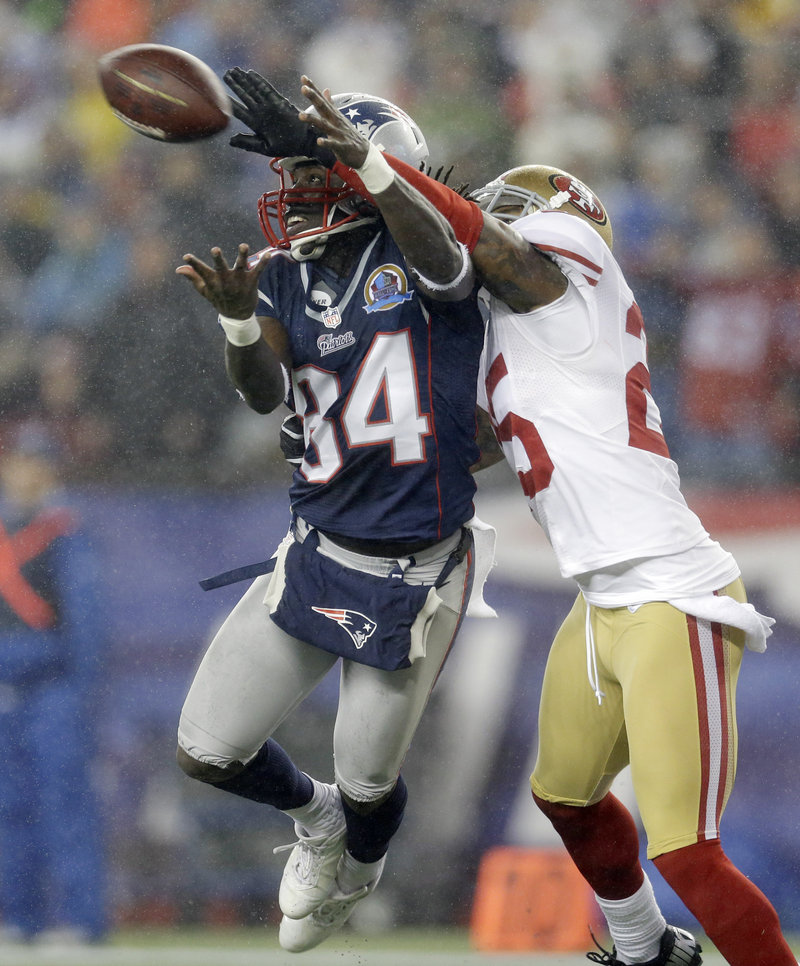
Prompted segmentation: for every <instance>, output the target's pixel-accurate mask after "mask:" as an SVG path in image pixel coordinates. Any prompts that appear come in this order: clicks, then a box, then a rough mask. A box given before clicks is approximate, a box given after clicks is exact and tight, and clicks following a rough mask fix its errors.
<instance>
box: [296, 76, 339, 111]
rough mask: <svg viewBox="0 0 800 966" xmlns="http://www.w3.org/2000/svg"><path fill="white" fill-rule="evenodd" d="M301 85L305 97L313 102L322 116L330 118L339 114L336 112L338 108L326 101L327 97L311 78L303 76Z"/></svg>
mask: <svg viewBox="0 0 800 966" xmlns="http://www.w3.org/2000/svg"><path fill="white" fill-rule="evenodd" d="M300 84H301V87H300V90H301V91H302V92H303V94H304V95H305V97H307V98H308V99H309V100H310V101H311V103H312V104H313V105H314V107H316V108H317V110H318V111H319V113H320V116H322V117H328V118H329V117H331V116H332V115H333V114H334V113H337V114H338V111H336V108H335V107H333V105H332V104H331V103H330V101H328V100H326V99H325V97H324V96H323V94H322V91H320V89H319V88H318V87H317V85H316V84H315V83H314V81H312V80H311V78H310V77H308V76H307V75H306V74H303V76H302V77H301V78H300Z"/></svg>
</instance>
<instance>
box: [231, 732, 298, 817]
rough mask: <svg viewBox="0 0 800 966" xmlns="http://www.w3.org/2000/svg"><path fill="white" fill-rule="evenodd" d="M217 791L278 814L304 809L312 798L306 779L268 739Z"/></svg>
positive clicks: (289, 759)
mask: <svg viewBox="0 0 800 966" xmlns="http://www.w3.org/2000/svg"><path fill="white" fill-rule="evenodd" d="M215 785H216V787H217V788H221V789H222V790H223V791H226V792H232V793H233V794H234V795H239V796H241V797H242V798H249V799H250V801H253V802H261V803H262V804H264V805H274V806H275V808H279V809H281V810H282V811H283V810H285V809H287V808H300V806H301V805H307V804H308V803H309V802H310V801H311V797H312V795H313V794H314V785H313V783H312V781H311V779H310V778H309V777H308V775H306V774H304V773H303V772H301V771H300V769H299V768H298V767H297V766H296V765H295V763H294V762H293V761H292V759H291V758H290V757H289V756H288V755H287V754H286V752H285V751H284V750H283V748H281V746H280V745H279V744H278V742H277V741H273V740H272V738H269V739H268V740H267V741H265V742H264V744H263V745H262V746H261V748H260V749H259V752H258V754H257V755H256V756H255V758H253V759H252V760H251V761H249V762H248V763H247V764H246V765H245V766H244V768H243V769H242V771H240V772H239V774H238V775H234V776H233V778H227V779H226V780H225V781H223V782H215Z"/></svg>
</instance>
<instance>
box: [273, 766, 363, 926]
mask: <svg viewBox="0 0 800 966" xmlns="http://www.w3.org/2000/svg"><path fill="white" fill-rule="evenodd" d="M326 787H327V790H328V801H327V803H326V809H325V812H326V814H325V816H324V817H323V819H322V820H321V821H320V822H319V823H315V826H314V828H312V829H306V828H303V827H302V826H301V825H298V824H297V823H295V826H294V831H295V835H296V836H297V841H296V842H291V843H290V844H289V845H279V846H278V847H277V848H276V849H274V850H273V851H274V852H275V853H276V854H277V853H278V852H285V851H287V850H288V849H291V850H292V851H291V853H290V855H289V859H288V861H287V862H286V866H285V868H284V870H283V876H282V877H281V885H280V890H279V893H278V903H279V905H280V907H281V912H282V913H283V914H284V916H286V917H288V918H289V919H302V918H303V917H304V916H308V915H309V914H310V913H312V912H313V911H314V910H315V909H316V908H317V907H318V906H319V905H320V904H321V903H322V902H324V900H325V899H326V898H327V897H328V895H329V894H330V893H331V892H332V891H333V886H334V882H335V881H336V869H337V866H338V865H339V859H341V857H342V853H343V852H344V846H345V837H346V835H347V827H346V825H345V820H344V812H343V811H342V800H341V796H340V794H339V789H338V788H337V787H336V786H335V785H328V786H326Z"/></svg>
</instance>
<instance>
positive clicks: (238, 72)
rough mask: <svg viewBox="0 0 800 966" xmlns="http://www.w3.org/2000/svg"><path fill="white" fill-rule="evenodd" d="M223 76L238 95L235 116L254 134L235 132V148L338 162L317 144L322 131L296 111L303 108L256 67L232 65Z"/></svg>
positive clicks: (271, 155)
mask: <svg viewBox="0 0 800 966" xmlns="http://www.w3.org/2000/svg"><path fill="white" fill-rule="evenodd" d="M223 79H224V81H225V83H226V84H227V85H228V87H230V89H231V90H232V91H233V92H234V94H236V96H237V97H238V98H239V100H238V101H236V100H234V99H233V98H231V105H232V109H233V113H234V116H235V117H236V118H238V120H240V121H241V122H242V124H246V125H247V127H249V128H250V130H251V131H253V134H234V136H233V137H232V138H231V139H230V142H229V143H230V145H231V147H233V148H241V149H242V150H243V151H254V152H255V153H256V154H263V155H266V157H268V158H290V157H306V158H316V159H317V160H318V161H320V162H321V163H322V164H324V165H325V167H326V168H332V167H333V165H334V164H335V163H336V155H334V153H333V151H329V150H328V149H327V148H320V147H319V146H318V145H317V138H318V137H319V131H317V130H316V129H315V128H313V127H311V125H310V124H304V123H303V122H302V121H301V120H300V119H299V118H298V117H297V115H298V114H299V113H300V108H299V107H296V106H295V105H294V104H292V102H291V101H290V100H288V99H287V98H286V97H284V96H283V94H281V93H280V92H279V91H277V90H276V89H275V88H274V87H273V86H272V84H270V82H269V81H268V80H267V79H266V77H262V76H261V74H259V73H258V72H257V71H254V70H248V71H245V70H242V68H241V67H232V68H231V69H230V70H229V71H226V72H225V74H224V76H223Z"/></svg>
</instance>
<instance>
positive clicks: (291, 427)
mask: <svg viewBox="0 0 800 966" xmlns="http://www.w3.org/2000/svg"><path fill="white" fill-rule="evenodd" d="M280 443H281V452H282V453H283V455H284V458H285V459H286V462H287V463H290V464H291V465H292V466H299V465H300V464H301V463H302V462H303V456H304V455H305V451H306V442H305V437H304V436H303V420H302V419H301V418H300V417H299V416H298V415H296V414H295V413H290V414H289V415H288V416H287V417H286V418H285V419H284V421H283V422H282V423H281V433H280Z"/></svg>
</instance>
